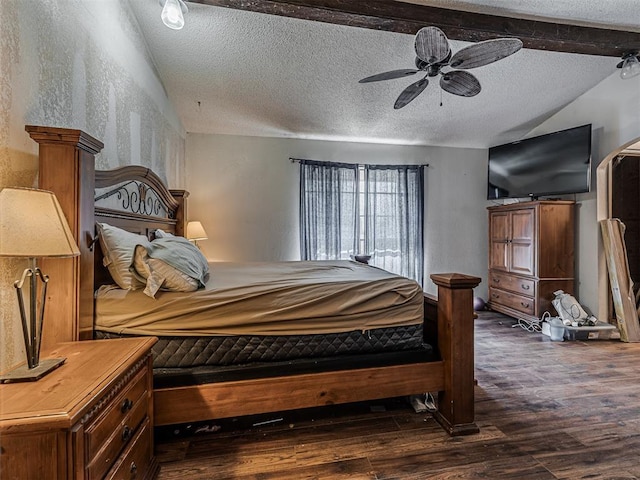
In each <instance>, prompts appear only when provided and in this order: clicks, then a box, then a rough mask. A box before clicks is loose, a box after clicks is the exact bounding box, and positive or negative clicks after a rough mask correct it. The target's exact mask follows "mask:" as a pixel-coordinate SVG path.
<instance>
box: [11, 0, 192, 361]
mask: <svg viewBox="0 0 640 480" xmlns="http://www.w3.org/2000/svg"><path fill="white" fill-rule="evenodd" d="M158 8H159V7H158ZM0 25H2V27H1V28H0V188H2V187H6V186H36V185H37V169H38V165H37V154H38V148H37V144H36V143H35V142H34V141H32V140H31V139H30V138H29V136H28V135H27V134H26V132H25V130H24V126H25V125H27V124H33V125H47V126H54V127H63V128H76V129H81V130H84V131H85V132H87V133H88V134H89V135H91V136H93V137H95V138H97V139H99V140H101V141H102V142H104V144H105V148H104V150H103V151H102V153H100V154H99V155H98V156H97V157H96V168H98V169H106V168H114V167H117V166H120V165H127V164H141V165H145V166H147V167H151V168H153V169H154V170H155V171H156V172H158V173H159V174H160V176H162V177H163V178H164V179H165V181H167V182H168V184H169V186H170V187H172V188H179V187H182V186H183V182H184V173H183V172H184V138H185V133H184V129H183V128H182V125H181V123H180V121H179V119H178V118H177V116H176V114H175V112H174V110H173V107H172V106H171V104H170V103H169V101H168V99H167V95H166V92H165V90H164V88H163V86H162V83H161V81H160V79H159V78H158V75H157V73H156V71H155V68H154V66H153V63H152V61H151V58H150V56H149V54H148V52H147V50H146V46H145V41H144V38H143V37H142V35H141V33H140V30H139V27H138V24H137V21H136V19H135V17H134V15H133V13H132V12H131V10H130V6H129V4H128V2H127V1H124V0H1V1H0ZM25 265H26V263H25V262H23V261H19V260H14V259H0V302H1V304H0V305H1V310H0V347H1V350H0V370H4V369H6V368H7V367H9V366H12V365H14V364H15V363H16V362H20V361H22V360H23V353H22V352H23V347H22V341H21V330H20V325H19V316H18V311H17V305H16V303H17V302H16V299H15V292H14V289H13V287H12V285H13V282H14V280H15V279H16V278H18V277H19V275H20V274H21V271H22V269H23V268H24V267H25ZM45 328H46V327H45Z"/></svg>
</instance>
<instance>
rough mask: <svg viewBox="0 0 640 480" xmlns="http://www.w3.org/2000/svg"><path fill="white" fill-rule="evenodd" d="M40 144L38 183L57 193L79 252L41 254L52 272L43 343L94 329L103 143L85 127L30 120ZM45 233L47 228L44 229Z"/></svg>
mask: <svg viewBox="0 0 640 480" xmlns="http://www.w3.org/2000/svg"><path fill="white" fill-rule="evenodd" d="M25 130H26V131H27V132H28V133H29V135H30V136H31V138H32V139H33V140H34V141H36V142H37V143H38V144H39V155H38V156H39V178H38V185H39V188H42V189H44V190H50V191H52V192H53V193H55V195H56V197H57V198H58V201H59V202H60V206H61V207H62V210H63V211H64V213H65V215H66V217H67V222H68V223H69V227H70V228H71V231H72V233H73V236H74V238H75V240H76V243H77V244H78V246H79V247H80V257H76V258H73V259H64V260H59V259H55V258H51V259H49V258H47V259H42V261H41V265H42V266H44V270H45V271H46V272H47V274H48V275H49V277H50V278H51V280H52V281H51V283H50V284H49V287H48V292H47V295H48V297H47V299H48V301H47V304H46V310H47V313H46V314H45V318H46V319H47V324H46V325H45V327H44V337H43V348H46V347H48V346H52V345H55V344H56V343H58V342H68V341H75V340H84V339H88V338H91V336H92V335H93V251H92V239H93V236H94V229H95V228H94V216H93V196H94V191H93V190H94V188H93V186H94V172H95V155H96V154H97V153H99V152H100V151H101V150H102V148H103V146H104V145H103V144H102V142H100V141H99V140H96V139H95V138H93V137H91V136H90V135H88V134H86V133H85V132H83V131H81V130H73V129H69V128H54V127H41V126H34V125H26V126H25ZM42 234H43V235H46V232H42Z"/></svg>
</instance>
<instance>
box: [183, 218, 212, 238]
mask: <svg viewBox="0 0 640 480" xmlns="http://www.w3.org/2000/svg"><path fill="white" fill-rule="evenodd" d="M207 238H209V237H208V236H207V232H205V231H204V227H203V226H202V224H201V223H200V222H189V223H187V239H188V240H206V239H207Z"/></svg>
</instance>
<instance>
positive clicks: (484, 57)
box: [449, 38, 522, 70]
mask: <svg viewBox="0 0 640 480" xmlns="http://www.w3.org/2000/svg"><path fill="white" fill-rule="evenodd" d="M521 48H522V40H520V39H518V38H495V39H493V40H485V41H484V42H478V43H474V44H473V45H469V46H468V47H464V48H462V49H460V50H458V51H457V52H456V53H455V54H454V55H453V56H452V57H451V61H450V62H449V65H450V66H451V67H453V68H461V69H463V70H466V69H469V68H476V67H482V66H483V65H487V64H489V63H493V62H496V61H498V60H501V59H503V58H505V57H508V56H509V55H513V54H514V53H516V52H517V51H518V50H520V49H521Z"/></svg>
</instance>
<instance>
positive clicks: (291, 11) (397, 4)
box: [189, 0, 640, 58]
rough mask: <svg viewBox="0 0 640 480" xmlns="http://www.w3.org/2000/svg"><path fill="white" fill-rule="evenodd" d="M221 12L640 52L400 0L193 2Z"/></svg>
mask: <svg viewBox="0 0 640 480" xmlns="http://www.w3.org/2000/svg"><path fill="white" fill-rule="evenodd" d="M189 1H190V2H191V3H201V4H206V5H212V6H216V7H227V8H235V9H240V10H249V11H252V12H260V13H267V14H271V15H281V16H285V17H292V18H299V19H304V20H313V21H316V22H325V23H333V24H338V25H348V26H352V27H361V28H370V29H374V30H384V31H389V32H397V33H406V34H411V35H413V34H415V33H416V32H417V31H418V30H419V29H420V28H422V27H425V26H436V27H439V28H440V29H442V30H443V31H444V32H445V34H446V35H447V37H449V38H450V39H452V40H461V41H467V42H479V41H482V40H488V39H491V38H498V37H517V38H519V39H520V40H522V42H523V43H524V47H525V48H531V49H536V50H549V51H556V52H568V53H581V54H588V55H603V56H611V57H619V58H620V57H622V55H623V54H624V53H627V52H633V51H640V33H638V32H627V31H622V30H610V29H605V28H594V27H585V26H578V25H569V24H566V23H551V22H542V21H538V20H526V19H521V18H510V17H500V16H495V15H486V14H481V13H473V12H463V11H459V10H451V9H446V8H439V7H431V6H426V5H417V4H414V3H404V2H401V1H397V0H369V1H366V2H365V1H362V2H360V1H353V0H189Z"/></svg>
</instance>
